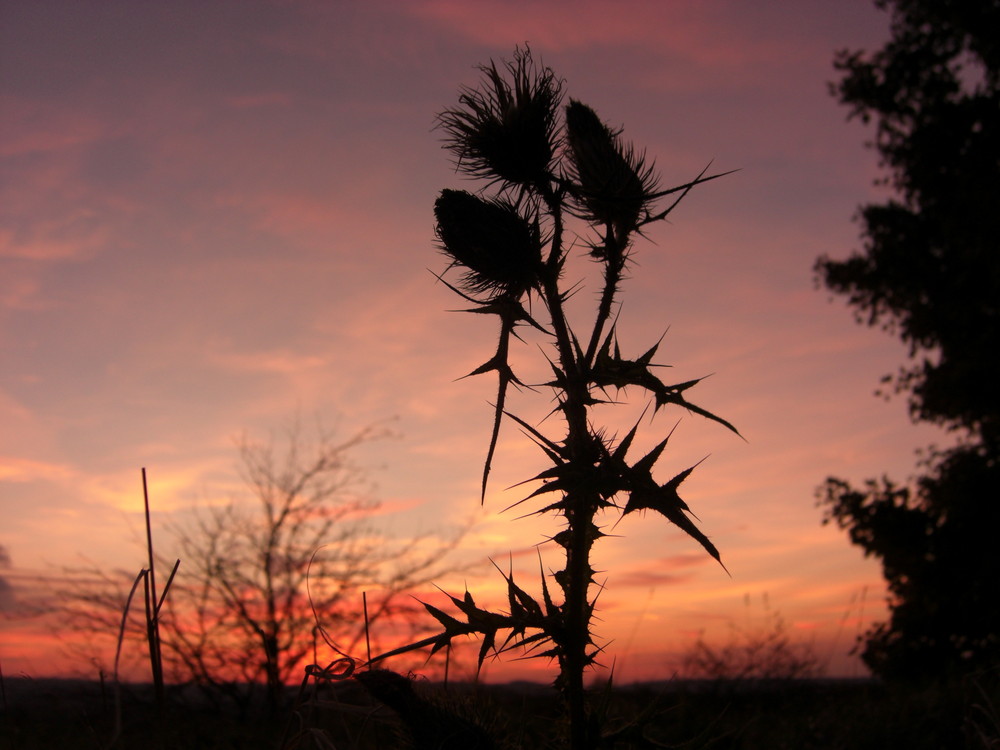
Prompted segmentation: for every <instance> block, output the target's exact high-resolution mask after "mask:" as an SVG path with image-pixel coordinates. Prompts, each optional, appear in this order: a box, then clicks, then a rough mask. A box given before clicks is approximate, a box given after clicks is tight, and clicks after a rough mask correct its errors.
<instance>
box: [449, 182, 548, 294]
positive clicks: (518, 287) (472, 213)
mask: <svg viewBox="0 0 1000 750" xmlns="http://www.w3.org/2000/svg"><path fill="white" fill-rule="evenodd" d="M434 217H435V218H436V219H437V236H438V239H439V240H440V241H441V248H442V250H444V252H445V253H446V254H447V255H449V256H451V258H452V259H453V260H454V261H455V262H456V263H458V264H459V265H461V266H464V267H465V268H466V269H467V272H466V274H465V276H464V278H463V280H462V285H463V286H464V287H465V289H466V290H467V291H469V292H471V293H476V294H486V295H488V296H489V297H490V298H496V297H500V296H507V297H513V298H515V299H516V298H519V297H520V296H521V295H522V294H524V293H525V292H526V291H528V289H530V288H532V287H533V286H536V285H537V283H538V274H539V273H540V271H541V268H542V242H541V236H540V231H539V228H538V222H537V221H530V220H529V219H527V218H525V217H524V216H522V215H521V214H520V213H519V212H518V210H517V209H516V208H515V207H514V206H513V205H512V204H511V203H509V202H507V201H506V200H504V199H502V198H497V199H494V200H484V199H482V198H479V197H478V196H475V195H472V194H471V193H468V192H466V191H464V190H442V191H441V195H440V196H438V199H437V201H435V203H434Z"/></svg>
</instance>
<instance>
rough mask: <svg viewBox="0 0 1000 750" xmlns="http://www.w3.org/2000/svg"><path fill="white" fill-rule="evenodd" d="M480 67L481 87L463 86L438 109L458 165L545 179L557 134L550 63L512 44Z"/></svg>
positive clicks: (516, 180) (557, 96) (472, 171)
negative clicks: (451, 104)
mask: <svg viewBox="0 0 1000 750" xmlns="http://www.w3.org/2000/svg"><path fill="white" fill-rule="evenodd" d="M504 68H505V69H506V70H504ZM480 70H481V71H482V73H483V82H482V85H481V87H480V88H476V89H474V88H464V89H463V90H462V93H461V95H460V96H459V104H460V106H459V107H457V108H455V109H448V110H445V111H444V112H442V113H441V114H440V115H438V126H439V127H441V128H442V129H443V130H444V131H445V133H446V134H447V137H446V138H445V145H446V146H447V148H449V149H450V150H451V151H453V152H454V153H455V155H456V156H457V157H458V162H457V167H458V169H459V171H462V172H465V173H466V174H468V175H471V176H473V177H483V178H488V179H490V180H492V181H497V180H499V181H501V182H504V183H506V184H507V185H511V184H512V185H518V186H522V187H527V186H532V185H535V186H537V185H542V184H545V183H546V181H547V180H548V179H549V177H550V176H551V169H550V165H551V163H552V159H553V156H554V154H555V151H556V143H557V140H558V138H557V127H556V110H557V109H558V107H559V103H560V101H561V99H562V83H561V82H560V81H559V80H557V79H556V77H555V74H554V73H553V72H552V71H551V70H550V69H549V68H542V69H538V68H537V67H536V66H535V64H534V62H533V61H532V59H531V51H530V50H529V49H527V48H525V49H524V50H515V52H514V59H513V60H512V61H509V62H504V65H503V68H500V69H498V68H497V65H496V63H494V62H492V61H491V62H490V64H489V65H484V66H482V67H481V68H480ZM505 73H506V75H505Z"/></svg>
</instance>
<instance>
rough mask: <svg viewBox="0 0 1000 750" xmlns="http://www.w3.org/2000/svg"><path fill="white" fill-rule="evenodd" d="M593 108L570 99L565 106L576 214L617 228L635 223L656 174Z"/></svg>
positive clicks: (627, 228)
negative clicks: (577, 211) (576, 207)
mask: <svg viewBox="0 0 1000 750" xmlns="http://www.w3.org/2000/svg"><path fill="white" fill-rule="evenodd" d="M619 136H620V132H617V131H613V130H611V129H610V128H609V127H608V126H607V125H605V124H604V123H603V122H601V119H600V118H599V117H598V116H597V114H596V113H595V112H594V110H592V109H591V108H590V107H588V106H587V105H586V104H582V103H580V102H578V101H576V100H571V101H570V103H569V104H568V105H567V106H566V142H567V145H568V155H569V163H570V175H569V177H570V180H571V181H572V183H573V188H572V194H573V197H574V199H575V200H576V202H577V206H578V209H579V213H580V215H581V216H582V217H583V218H584V219H586V220H588V221H592V222H595V223H600V224H610V225H611V226H613V227H614V228H615V229H616V230H618V231H619V232H620V233H628V232H631V231H633V230H635V229H637V228H638V225H639V221H640V218H641V216H642V213H643V210H644V209H646V208H647V207H648V204H649V203H650V202H651V201H652V200H654V198H655V193H656V182H657V180H656V175H655V172H654V169H653V166H652V165H651V164H649V165H647V164H646V160H645V156H644V155H643V154H636V153H635V151H634V150H633V148H632V147H631V146H630V145H628V144H623V143H622V142H621V139H620V137H619Z"/></svg>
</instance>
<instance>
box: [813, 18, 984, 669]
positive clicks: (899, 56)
mask: <svg viewBox="0 0 1000 750" xmlns="http://www.w3.org/2000/svg"><path fill="white" fill-rule="evenodd" d="M876 4H877V5H878V6H879V7H880V8H883V9H885V10H888V11H889V12H890V13H891V19H892V20H891V39H890V41H889V42H888V43H886V45H885V46H884V47H883V48H882V49H880V50H878V51H876V52H874V53H867V52H863V51H843V52H840V53H839V54H838V55H837V58H836V61H835V67H836V68H837V70H838V71H840V72H841V73H842V78H841V79H840V81H839V82H838V83H836V84H833V85H832V87H831V88H832V89H833V93H834V94H835V95H836V96H838V97H839V99H840V101H841V102H842V103H843V104H845V105H847V106H848V107H850V110H851V116H852V117H858V118H860V119H861V120H862V121H863V122H866V123H867V122H872V121H874V125H875V139H874V141H873V142H872V143H871V144H870V145H871V146H873V147H874V148H875V149H876V150H877V151H878V154H879V156H880V158H881V164H882V166H883V167H884V168H885V171H886V175H887V176H886V177H885V178H884V180H882V183H883V184H885V185H887V186H888V187H890V188H891V189H892V193H893V197H891V198H889V199H888V200H886V201H885V202H883V203H872V204H868V205H865V206H863V207H861V209H860V211H859V216H858V220H859V222H860V224H861V228H862V236H863V240H864V241H863V249H862V250H861V251H858V252H855V253H854V254H853V255H851V256H850V257H849V258H847V259H846V260H831V259H830V258H827V257H822V258H820V259H819V260H818V262H817V264H816V270H817V273H818V275H819V278H820V280H821V281H822V283H823V284H824V285H825V286H826V287H827V288H828V289H830V290H831V291H833V292H835V293H837V294H841V295H844V296H846V298H847V299H848V301H849V303H850V304H851V305H852V306H853V307H854V308H855V311H856V313H857V316H858V319H859V321H860V322H863V323H866V324H867V325H873V326H874V325H879V326H882V327H884V328H885V329H886V330H888V331H890V332H892V333H894V334H895V335H898V336H899V337H900V338H901V339H902V340H903V341H904V342H905V343H906V344H907V345H908V346H909V361H908V362H907V363H906V364H905V365H904V366H903V367H901V369H900V371H899V372H898V373H897V374H895V375H887V376H886V378H885V382H887V383H892V385H893V386H894V390H895V391H896V392H897V393H906V394H908V398H909V406H910V412H911V415H912V417H913V418H914V419H915V420H918V421H927V422H931V423H935V424H939V425H942V426H943V427H945V428H947V429H948V430H951V431H952V432H954V433H955V434H956V437H957V440H956V443H957V445H956V446H954V447H950V448H947V449H938V448H932V449H931V450H930V451H929V452H928V454H927V456H926V457H925V458H924V459H923V460H922V462H921V466H920V471H921V472H922V475H921V476H919V477H918V478H917V479H916V480H914V481H913V482H911V483H909V484H906V485H901V484H899V483H897V482H894V481H892V480H890V479H888V478H882V479H878V480H875V479H872V480H868V481H867V482H866V483H865V484H864V486H863V487H861V488H855V487H852V486H851V485H850V484H849V483H848V482H846V481H844V480H841V479H829V480H827V482H826V484H825V485H824V486H823V488H821V490H820V497H821V503H822V504H824V505H825V506H826V508H827V518H826V520H827V521H830V520H833V521H836V522H837V523H838V524H839V525H840V526H841V527H843V528H846V529H848V531H849V534H850V537H851V540H852V542H854V543H855V544H857V545H859V546H861V547H862V548H863V549H864V550H865V553H866V555H874V556H875V557H878V558H879V559H880V560H881V562H882V565H883V572H884V575H885V577H886V580H887V582H888V585H889V591H890V615H891V616H890V620H889V622H887V623H882V624H880V625H877V626H876V627H875V628H874V629H872V630H871V631H869V632H868V633H867V634H866V644H865V647H864V650H863V654H862V655H863V658H864V659H865V661H866V662H867V664H868V665H869V666H870V667H871V668H872V669H873V670H874V671H875V672H876V673H877V674H880V675H882V676H885V677H907V678H910V677H916V676H941V675H944V674H950V673H953V672H956V671H957V672H964V671H968V670H969V669H973V668H976V667H979V666H985V665H987V664H995V663H996V662H997V660H998V656H1000V637H998V635H997V634H998V633H1000V600H998V598H997V597H996V595H995V591H996V581H997V579H998V574H1000V555H997V553H996V552H995V545H994V542H993V539H992V538H991V536H992V534H993V532H994V531H995V529H996V528H998V523H1000V466H998V460H997V457H998V446H1000V389H998V388H997V384H998V383H1000V325H998V323H1000V255H998V252H997V250H998V247H997V245H998V238H1000V1H998V0H986V1H984V0H950V1H949V0H876Z"/></svg>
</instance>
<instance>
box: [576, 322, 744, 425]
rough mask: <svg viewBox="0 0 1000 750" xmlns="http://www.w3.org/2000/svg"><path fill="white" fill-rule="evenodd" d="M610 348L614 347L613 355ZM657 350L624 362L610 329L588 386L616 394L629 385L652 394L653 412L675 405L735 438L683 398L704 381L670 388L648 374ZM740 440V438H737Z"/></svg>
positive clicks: (716, 419) (712, 416) (713, 417)
mask: <svg viewBox="0 0 1000 750" xmlns="http://www.w3.org/2000/svg"><path fill="white" fill-rule="evenodd" d="M612 345H613V346H614V352H613V353H612ZM657 346H659V342H657V344H656V345H654V346H653V347H652V348H650V349H649V351H647V352H646V353H645V354H643V355H642V356H641V357H639V359H636V360H631V359H624V358H623V357H622V356H621V352H620V350H619V348H618V342H617V340H616V339H615V332H614V329H613V328H612V330H611V331H610V332H609V333H608V336H607V338H606V339H605V341H604V344H603V345H602V346H601V348H600V350H599V351H598V352H597V356H596V357H595V358H594V365H593V367H591V370H590V381H591V383H593V384H594V385H595V386H597V387H598V388H601V389H604V388H607V387H613V388H616V389H618V390H623V389H625V388H627V387H628V386H630V385H634V386H638V387H640V388H644V389H645V390H647V391H649V392H650V393H652V394H653V398H654V410H655V411H659V410H660V408H661V407H663V406H666V405H668V404H676V405H677V406H681V407H683V408H685V409H687V410H688V411H692V412H694V413H695V414H700V415H701V416H703V417H706V418H708V419H711V420H712V421H714V422H718V423H719V424H721V425H722V426H723V427H726V428H728V429H730V430H732V431H733V432H735V433H736V434H737V435H739V434H740V432H739V430H737V429H736V427H734V426H733V425H732V424H731V423H730V422H728V421H727V420H725V419H723V418H722V417H719V416H716V415H715V414H713V413H712V412H710V411H708V410H707V409H703V408H701V407H700V406H697V405H696V404H692V403H691V402H690V401H688V400H687V399H686V398H684V392H685V391H686V390H688V389H689V388H691V387H692V386H694V385H696V384H698V383H700V382H701V381H702V380H704V378H696V379H694V380H688V381H685V382H683V383H676V384H674V385H665V384H664V383H663V381H662V380H660V379H659V378H658V377H656V376H655V375H653V373H652V372H650V369H649V368H650V367H657V365H653V364H651V363H650V360H651V359H652V357H653V355H654V354H655V352H656V349H657ZM740 437H743V436H742V435H740Z"/></svg>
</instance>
